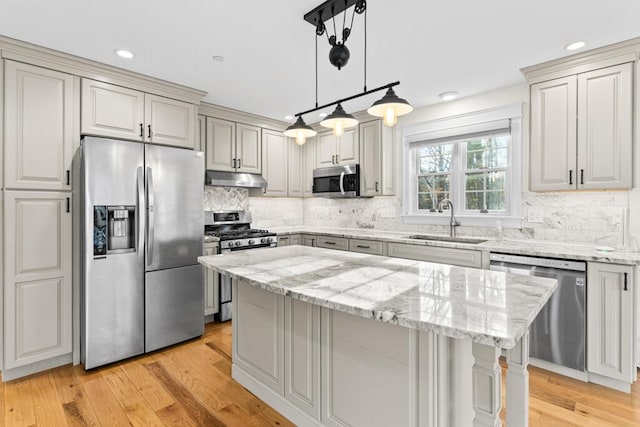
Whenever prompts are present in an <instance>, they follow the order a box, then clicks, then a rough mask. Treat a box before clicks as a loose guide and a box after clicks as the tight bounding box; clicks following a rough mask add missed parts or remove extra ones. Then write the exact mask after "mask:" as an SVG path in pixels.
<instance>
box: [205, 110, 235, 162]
mask: <svg viewBox="0 0 640 427" xmlns="http://www.w3.org/2000/svg"><path fill="white" fill-rule="evenodd" d="M205 151H206V158H207V160H206V168H207V169H210V170H218V171H228V172H234V171H235V170H236V167H235V166H236V162H235V152H236V124H235V123H234V122H230V121H228V120H222V119H215V118H213V117H207V136H206V150H205Z"/></svg>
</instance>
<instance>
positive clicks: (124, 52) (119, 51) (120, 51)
mask: <svg viewBox="0 0 640 427" xmlns="http://www.w3.org/2000/svg"><path fill="white" fill-rule="evenodd" d="M116 55H118V56H119V57H121V58H127V59H131V58H133V52H130V51H128V50H126V49H116Z"/></svg>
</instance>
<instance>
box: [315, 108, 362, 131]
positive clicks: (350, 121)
mask: <svg viewBox="0 0 640 427" xmlns="http://www.w3.org/2000/svg"><path fill="white" fill-rule="evenodd" d="M357 124H358V120H356V118H355V117H353V116H352V115H351V114H349V113H347V112H346V111H344V109H343V108H342V105H340V104H338V105H337V106H336V109H335V110H333V113H331V114H329V115H328V116H327V117H325V118H324V120H323V121H321V122H320V126H324V127H326V128H331V129H333V134H334V135H335V136H337V137H338V138H339V137H341V136H342V134H343V133H344V130H345V129H349V128H352V127H354V126H356V125H357Z"/></svg>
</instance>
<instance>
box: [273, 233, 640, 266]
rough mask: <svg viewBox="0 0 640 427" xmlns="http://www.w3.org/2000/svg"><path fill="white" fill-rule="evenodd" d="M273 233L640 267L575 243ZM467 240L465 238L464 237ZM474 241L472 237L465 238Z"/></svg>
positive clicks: (638, 260) (637, 259)
mask: <svg viewBox="0 0 640 427" xmlns="http://www.w3.org/2000/svg"><path fill="white" fill-rule="evenodd" d="M269 231H273V232H275V233H277V234H278V235H281V236H285V235H291V234H305V233H306V234H315V235H318V236H333V237H345V238H351V239H370V240H379V241H383V242H394V243H408V244H413V245H422V246H439V247H447V248H457V249H477V250H482V251H486V252H500V253H508V254H516V255H529V256H541V257H548V258H560V259H572V260H579V261H596V262H608V263H613V264H623V265H640V252H637V251H636V252H634V251H620V250H614V251H610V252H603V251H598V250H596V246H593V245H587V244H584V245H581V244H574V243H571V244H570V243H556V242H548V241H536V240H512V239H504V240H502V241H497V240H493V239H487V241H486V242H484V243H479V244H469V243H459V242H444V241H436V240H429V241H426V240H418V239H409V238H408V237H409V236H411V235H416V234H427V233H419V232H412V231H404V232H400V231H384V230H376V229H368V228H338V227H315V226H294V227H274V228H271V229H270V230H269ZM465 237H466V236H465ZM468 237H475V236H468Z"/></svg>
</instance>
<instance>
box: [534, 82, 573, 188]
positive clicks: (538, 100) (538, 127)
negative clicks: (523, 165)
mask: <svg viewBox="0 0 640 427" xmlns="http://www.w3.org/2000/svg"><path fill="white" fill-rule="evenodd" d="M576 81H577V79H576V76H570V77H565V78H562V79H556V80H551V81H548V82H543V83H538V84H534V85H531V153H530V174H531V190H532V191H545V190H570V189H575V188H576V182H577V176H576V93H577V89H576V88H577V83H576Z"/></svg>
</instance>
